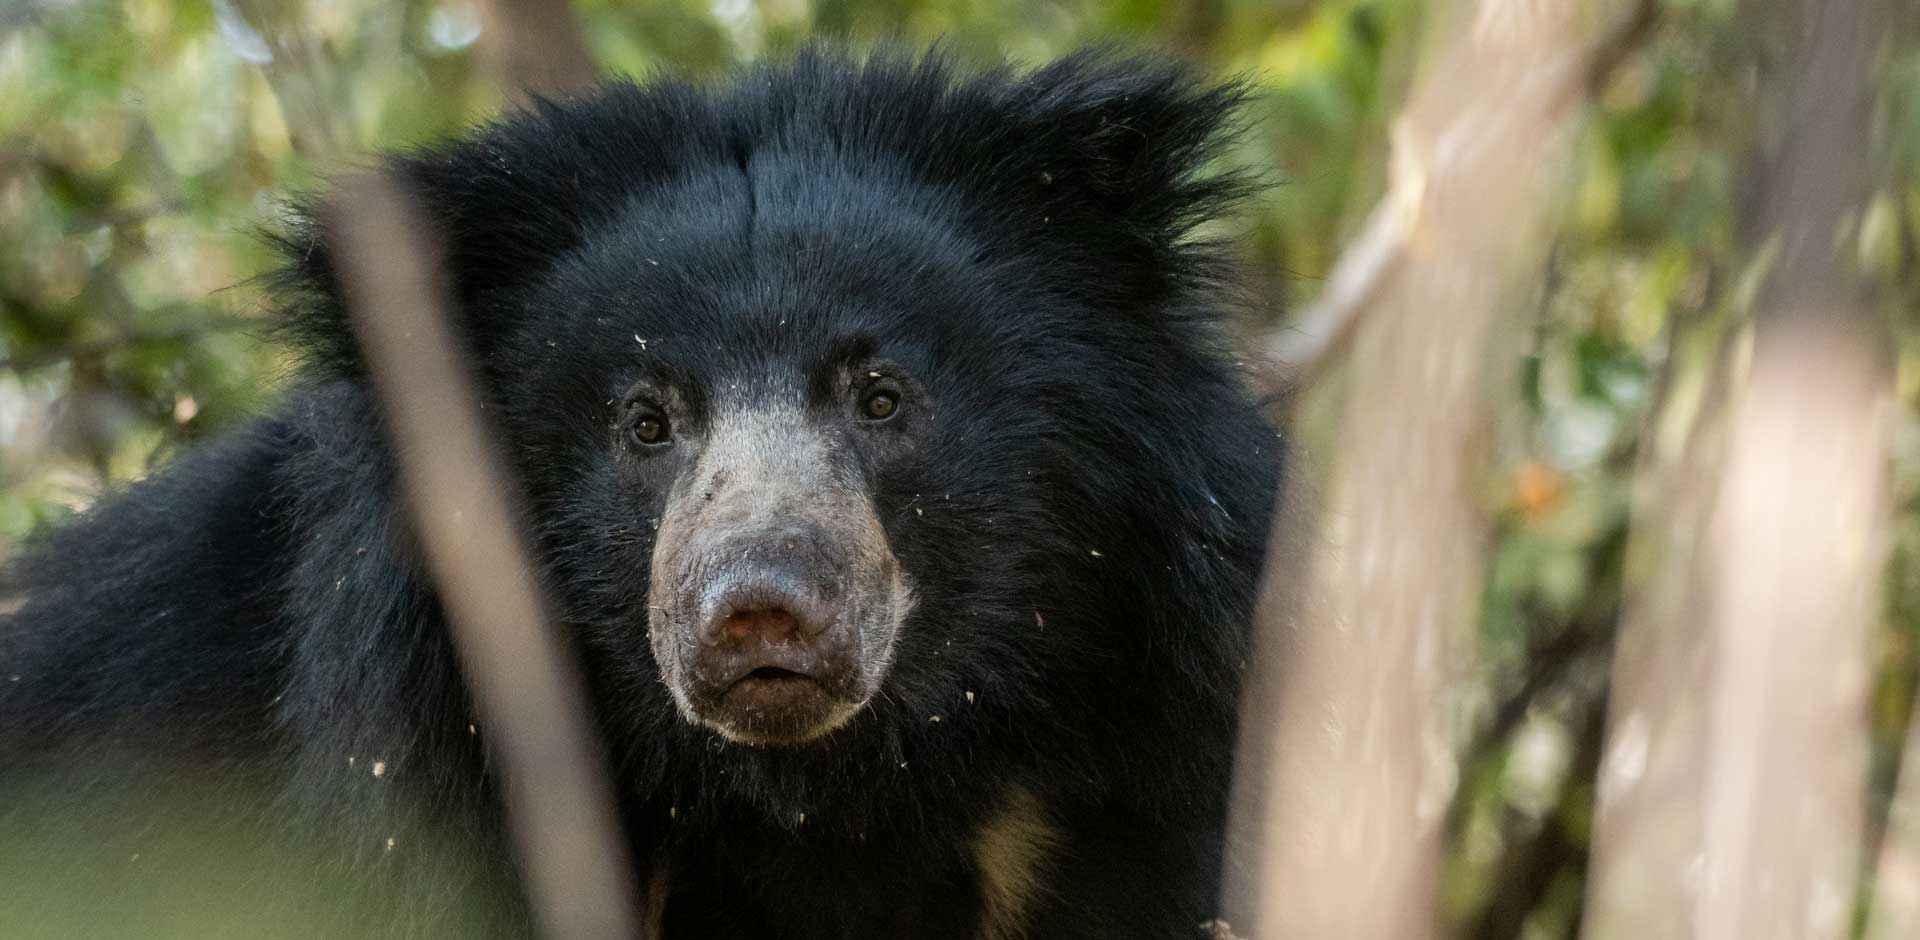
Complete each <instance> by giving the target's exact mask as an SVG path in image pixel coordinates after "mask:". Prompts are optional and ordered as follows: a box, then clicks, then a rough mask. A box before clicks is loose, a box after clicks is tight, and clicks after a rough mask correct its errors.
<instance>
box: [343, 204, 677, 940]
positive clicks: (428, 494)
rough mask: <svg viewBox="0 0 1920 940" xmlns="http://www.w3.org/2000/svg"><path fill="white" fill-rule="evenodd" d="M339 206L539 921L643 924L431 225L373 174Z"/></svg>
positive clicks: (376, 367)
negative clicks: (447, 298) (469, 367)
mask: <svg viewBox="0 0 1920 940" xmlns="http://www.w3.org/2000/svg"><path fill="white" fill-rule="evenodd" d="M333 210H334V212H335V213H336V215H337V218H338V220H339V222H340V224H339V225H338V226H337V227H336V228H335V229H334V231H336V232H338V233H339V234H338V235H337V236H336V238H335V244H334V245H333V248H334V250H336V251H337V252H338V253H339V257H340V260H341V267H342V280H343V282H344V285H345V288H346V291H345V292H346V295H347V298H348V300H349V301H350V306H351V308H352V311H353V314H354V320H353V322H354V326H355V329H356V330H357V331H358V333H359V336H360V340H361V346H362V349H363V351H364V354H365V356H366V359H367V364H368V368H369V371H370V373H371V374H372V376H373V379H374V384H375V386H376V388H377V389H378V390H379V391H380V393H381V399H382V401H383V402H384V404H385V405H386V414H387V415H388V416H389V430H390V432H391V433H392V434H393V436H394V438H395V439H396V443H397V446H396V447H395V448H394V450H395V453H396V454H397V455H399V459H400V470H401V478H402V482H403V485H404V488H405V491H406V494H407V496H408V502H409V504H410V506H411V508H412V515H413V519H414V523H415V525H416V527H417V529H418V531H419V534H420V537H421V540H422V542H423V544H424V547H425V549H426V555H427V560H428V563H429V566H430V568H431V570H432V573H433V576H434V580H435V581H436V582H437V584H438V586H439V588H440V591H439V593H440V596H441V598H442V599H443V601H444V603H445V605H446V609H447V614H448V618H447V619H448V622H449V626H450V627H451V630H452V639H453V640H454V645H455V647H456V649H457V650H458V651H459V653H460V657H461V662H462V664H463V665H464V667H465V671H466V675H467V677H468V684H469V686H470V688H471V689H472V691H473V693H474V697H475V699H476V703H477V706H478V709H479V712H480V714H481V716H482V718H483V719H484V721H483V724H485V725H486V727H487V728H488V729H489V734H490V735H491V737H490V739H489V740H490V743H492V744H493V745H494V746H495V747H496V749H497V751H498V753H499V755H500V758H501V767H502V769H501V777H502V783H503V785H504V787H505V790H506V796H507V800H506V802H507V808H508V813H507V817H508V824H509V829H510V830H511V831H512V833H513V835H514V837H515V842H516V845H517V847H518V849H519V852H520V859H521V863H522V865H521V869H522V871H523V872H524V873H525V877H526V882H527V889H528V895H529V897H530V899H531V900H532V901H533V904H534V908H535V913H536V916H537V918H538V921H539V924H540V926H541V927H542V929H543V931H544V932H545V934H546V936H548V937H550V938H552V940H630V938H634V937H638V936H641V933H640V921H639V919H638V917H637V913H636V911H635V908H634V904H635V901H636V900H637V895H636V894H635V892H634V886H633V884H632V880H631V875H632V867H631V864H630V860H629V858H628V852H627V847H626V844H625V842H624V840H623V839H622V838H621V837H620V835H619V832H620V830H619V826H618V824H617V822H616V814H615V811H614V802H613V796H612V793H611V790H610V789H609V787H608V786H607V783H606V779H605V771H604V766H603V763H604V762H603V755H602V754H601V752H600V750H599V748H598V747H597V745H596V740H595V736H594V733H593V730H592V726H591V724H590V722H589V721H588V720H587V714H586V708H585V705H584V699H583V693H582V691H581V690H582V685H581V682H580V677H579V675H578V674H577V671H576V668H575V665H574V663H573V662H572V661H571V659H570V657H569V655H568V652H567V649H566V646H565V644H563V643H562V642H561V640H560V638H559V637H558V636H557V635H556V634H555V633H554V631H553V624H552V621H551V618H550V617H549V616H548V611H549V607H548V606H547V604H546V602H545V601H544V599H543V598H542V597H541V596H540V592H539V589H538V587H537V585H536V580H535V578H534V575H533V571H534V568H533V565H532V562H531V560H530V558H529V557H528V555H527V552H526V549H525V546H524V545H523V544H522V543H521V541H520V539H519V538H518V533H519V527H518V526H516V525H515V521H516V518H517V513H516V512H515V510H514V508H513V506H512V504H511V503H510V502H509V499H508V497H507V495H506V494H507V492H508V491H507V489H506V487H505V485H504V482H503V481H504V480H505V475H504V474H503V473H502V472H501V468H500V462H499V461H498V459H497V457H496V455H495V453H494V451H493V450H492V449H491V448H490V447H489V446H488V445H487V432H486V429H485V427H484V425H483V422H482V420H481V417H480V413H479V410H478V408H477V405H476V402H477V401H478V400H479V399H478V395H477V390H476V388H475V387H474V385H473V383H472V381H471V378H470V377H469V375H468V374H467V371H466V369H465V368H463V366H462V363H461V362H460V360H459V358H458V357H457V355H456V353H455V341H454V339H453V336H452V333H451V332H450V330H449V327H448V323H447V320H446V310H447V308H446V305H445V303H444V293H443V291H442V290H441V288H440V281H439V278H440V272H439V270H438V268H437V265H436V263H435V261H434V260H433V259H434V256H433V254H432V253H431V252H430V251H429V250H428V249H427V248H426V247H425V246H427V245H429V244H430V242H428V241H425V240H424V238H425V229H424V228H423V227H422V226H420V225H418V224H417V223H416V220H415V219H414V218H413V217H412V212H411V211H410V208H409V207H408V206H407V205H406V203H405V202H404V201H403V199H402V197H401V196H400V195H399V194H398V192H397V190H395V189H394V188H393V187H392V185H391V184H390V183H389V182H387V181H386V180H384V179H381V178H378V177H373V178H368V179H364V180H360V181H357V182H356V183H355V184H353V185H350V186H348V187H345V188H344V189H343V191H342V193H341V195H340V197H339V199H338V201H337V202H336V203H335V204H334V206H333Z"/></svg>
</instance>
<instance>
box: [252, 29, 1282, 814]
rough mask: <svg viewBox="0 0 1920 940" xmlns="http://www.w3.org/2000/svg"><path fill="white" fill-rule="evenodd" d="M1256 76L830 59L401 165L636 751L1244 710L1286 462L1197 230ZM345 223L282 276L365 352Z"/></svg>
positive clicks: (621, 96) (601, 676) (882, 764)
mask: <svg viewBox="0 0 1920 940" xmlns="http://www.w3.org/2000/svg"><path fill="white" fill-rule="evenodd" d="M1240 97H1241V92H1240V90H1239V89H1238V88H1236V87H1234V86H1216V85H1210V84H1207V83H1204V82H1200V81H1196V80H1195V79H1194V78H1193V76H1191V75H1189V74H1188V73H1186V72H1185V71H1184V70H1182V69H1179V68H1176V67H1172V66H1169V65H1165V64H1161V63H1155V62H1147V61H1138V60H1116V59H1113V58H1111V57H1108V56H1105V55H1101V54H1088V55H1081V56H1076V57H1070V58H1068V59H1065V60H1062V61H1060V62H1057V63H1055V64H1053V65H1050V66H1047V67H1044V68H1041V69H1039V70H1036V71H1032V72H1027V73H1023V74H1016V73H1013V72H1007V71H999V72H991V73H986V74H981V75H972V76H966V75H958V74H956V70H955V69H953V68H952V67H950V66H948V65H946V64H945V63H943V62H942V61H940V59H939V58H937V57H930V58H923V59H917V60H913V59H903V58H889V57H885V56H881V57H876V58H873V59H870V60H867V61H865V62H859V63H855V62H852V61H850V60H847V59H844V58H840V57H837V56H835V55H830V54H824V53H817V52H814V53H806V54H803V55H801V56H799V57H798V58H796V59H795V60H793V61H791V62H789V63H787V64H784V65H780V66H773V67H767V68H764V69H762V70H760V71H757V72H754V73H752V74H750V75H748V76H747V77H745V78H743V79H741V80H739V81H738V82H736V83H734V84H731V85H727V86H723V87H719V88H712V89H704V88H697V87H694V86H690V85H684V84H676V83H673V82H670V81H660V82H653V83H649V84H647V85H644V86H642V85H633V84H625V83H617V84H614V85H612V86H610V87H608V88H606V89H604V90H602V91H599V92H596V93H595V94H592V95H589V96H586V97H582V98H580V99H576V100H569V101H564V102H549V103H542V104H539V105H537V106H536V107H534V108H533V109H532V110H530V111H527V112H524V113H518V114H514V115H510V116H508V117H506V118H503V119H501V120H500V121H498V122H496V123H494V124H492V125H490V126H488V127H485V128H482V129H480V130H479V131H477V132H475V133H474V134H472V135H470V136H468V137H464V138H461V139H458V140H455V141H453V142H450V143H446V144H443V145H436V146H433V147H430V148H427V149H424V150H420V151H416V152H413V153H410V154H407V155H404V156H402V157H399V158H396V159H394V161H393V162H392V164H391V169H392V171H393V173H394V175H395V176H396V177H397V178H398V179H399V180H401V181H402V183H403V184H404V185H405V187H406V188H407V189H408V191H409V192H410V193H411V194H412V195H413V196H414V197H415V198H417V199H418V200H419V203H420V205H421V206H422V208H423V211H424V213H425V215H426V216H427V217H428V218H429V219H430V220H431V221H432V223H433V225H434V232H433V234H434V235H436V236H437V237H438V239H439V240H440V241H441V243H442V248H443V254H444V257H445V259H446V265H447V268H448V274H449V281H450V283H451V285H452V288H453V291H454V300H455V308H456V310H457V311H458V313H459V315H460V318H461V320H460V323H459V326H460V327H461V333H462V337H463V339H464V340H465V342H466V344H467V346H468V348H469V349H470V350H471V352H472V354H473V356H474V361H475V363H476V364H477V370H478V372H479V373H480V377H481V379H482V382H481V384H482V386H483V387H484V389H485V390H486V395H487V400H486V403H485V408H486V413H487V415H488V416H489V417H490V418H491V419H493V420H494V421H495V422H496V426H497V427H498V428H499V430H500V432H501V433H502V435H503V437H504V441H505V444H504V449H505V452H506V454H507V455H508V459H509V463H510V465H511V466H512V467H514V468H515V470H516V471H517V474H518V482H519V483H520V484H521V486H522V487H523V489H524V494H525V496H526V499H527V504H528V514H529V518H530V521H531V525H532V528H533V536H534V537H535V539H536V540H537V542H538V544H539V546H540V548H541V551H542V557H543V559H544V561H545V563H546V569H547V572H548V576H549V579H550V581H549V586H550V587H551V589H552V590H553V592H554V594H555V595H556V598H557V602H558V604H559V605H560V607H561V609H562V612H563V614H564V618H565V620H566V621H567V623H568V624H569V625H570V626H571V627H572V628H573V629H574V630H575V632H576V634H577V635H578V637H579V643H580V647H581V651H582V654H583V656H584V658H585V660H586V663H587V667H588V672H589V674H590V677H591V679H592V683H593V692H594V696H595V700H596V706H597V708H598V710H599V717H600V719H601V721H602V724H603V726H604V727H606V728H608V729H609V730H610V737H611V738H613V739H614V740H615V741H616V750H619V751H621V752H622V755H621V759H622V760H623V761H624V762H625V763H626V764H627V765H630V767H631V768H639V769H637V770H634V771H633V772H636V773H643V774H644V773H653V774H657V773H658V772H659V771H658V770H657V768H656V769H655V770H651V771H650V770H647V769H646V768H649V767H655V766H656V765H659V764H661V763H663V762H667V761H671V760H673V759H679V758H677V757H675V755H680V754H682V753H683V752H684V753H685V754H689V755H693V756H692V757H688V758H686V759H689V760H693V759H709V758H711V757H712V755H717V754H722V753H723V752H724V753H734V752H736V751H741V750H744V751H748V752H757V753H760V754H762V755H778V754H787V755H794V756H792V757H791V758H790V759H791V760H794V761H799V762H802V763H804V762H805V761H807V760H811V759H813V758H808V757H806V756H805V755H808V754H813V755H820V754H832V753H840V754H843V755H844V754H849V753H857V754H861V755H865V756H864V757H862V758H861V759H862V760H863V761H866V763H863V764H861V765H860V766H862V767H866V768H894V767H896V766H898V767H905V766H907V762H908V759H909V758H910V757H911V756H912V754H913V753H915V752H916V742H917V741H919V740H921V739H923V738H925V737H927V736H930V735H944V736H947V737H948V738H949V739H950V740H956V741H964V742H975V743H976V744H978V743H979V742H985V741H988V740H989V739H991V738H992V737H993V734H994V732H995V731H996V730H997V731H998V732H999V733H1000V737H999V738H998V740H1000V741H1002V742H1009V741H1017V742H1019V746H1022V747H1030V748H1034V749H1036V750H1037V751H1050V752H1052V753H1053V754H1054V755H1055V756H1058V757H1059V758H1060V759H1062V760H1074V757H1073V755H1075V754H1080V755H1081V763H1082V764H1083V765H1084V767H1093V766H1096V765H1098V766H1106V765H1108V764H1111V763H1112V762H1111V761H1107V760H1096V759H1094V758H1091V757H1087V756H1086V755H1084V754H1083V753H1082V752H1080V751H1076V748H1080V747H1081V745H1080V744H1077V743H1074V742H1072V741H1068V740H1066V739H1064V738H1063V739H1061V740H1057V741H1056V740H1052V739H1050V737H1049V733H1048V732H1047V731H1045V729H1040V728H1036V727H1035V726H1034V725H1033V724H1032V722H1031V721H1030V716H1032V715H1033V714H1035V710H1036V709H1042V710H1051V712H1052V713H1053V714H1054V715H1056V716H1058V717H1059V718H1060V720H1061V722H1062V724H1063V726H1067V727H1073V726H1076V725H1077V726H1079V727H1081V728H1082V729H1084V728H1085V727H1086V725H1087V722H1089V721H1092V722H1098V723H1100V724H1102V725H1103V726H1104V725H1120V724H1127V723H1132V724H1134V725H1137V726H1138V727H1139V728H1140V729H1142V730H1141V731H1140V738H1141V739H1144V738H1146V737H1150V736H1151V734H1152V733H1154V732H1153V731H1152V728H1164V729H1165V730H1166V732H1167V733H1168V734H1175V735H1177V734H1179V733H1180V729H1181V728H1183V727H1192V726H1193V722H1194V721H1195V720H1197V719H1196V718H1195V716H1194V715H1193V714H1192V713H1191V712H1192V711H1193V710H1199V709H1202V707H1203V706H1202V705H1201V704H1199V702H1200V699H1201V698H1202V696H1199V695H1196V694H1194V693H1193V690H1194V689H1198V688H1203V687H1204V688H1206V689H1208V690H1209V692H1212V691H1214V690H1218V689H1220V688H1222V687H1224V688H1226V689H1227V690H1228V692H1227V693H1226V695H1225V698H1226V699H1227V700H1228V702H1229V708H1230V702H1231V688H1232V687H1233V684H1234V682H1235V679H1236V677H1237V670H1238V663H1239V656H1240V652H1241V646H1242V644H1241V642H1240V637H1241V635H1242V633H1243V632H1244V625H1245V620H1246V617H1247V608H1248V606H1249V605H1250V602H1251V597H1252V591H1253V584H1254V581H1255V578H1256V576H1257V568H1258V557H1259V553H1260V550H1261V548H1260V547H1261V545H1262V543H1263V542H1264V538H1265V535H1266V520H1267V512H1268V509H1269V505H1270V502H1269V501H1270V498H1271V491H1272V480H1273V474H1274V472H1275V469H1276V467H1277V464H1278V454H1277V448H1276V446H1275V444H1274V439H1273V435H1272V433H1271V431H1270V430H1269V429H1268V428H1267V426H1266V424H1265V423H1264V421H1263V420H1262V419H1261V417H1260V416H1259V414H1258V410H1257V408H1256V407H1255V406H1254V404H1253V402H1252V401H1251V400H1250V399H1249V397H1248V396H1247V394H1246V392H1245V391H1244V387H1243V386H1244V383H1243V382H1242V376H1241V375H1240V374H1239V372H1238V369H1237V367H1236V365H1235V362H1234V360H1233V359H1232V357H1231V356H1230V355H1229V353H1228V351H1227V343H1226V341H1225V338H1224V335H1223V333H1222V331H1221V330H1220V329H1219V323H1218V318H1219V315H1220V314H1221V313H1222V311H1223V309H1224V308H1225V307H1226V306H1227V305H1228V299H1227V295H1228V294H1229V293H1230V292H1229V291H1228V290H1227V289H1226V288H1225V287H1224V286H1223V278H1222V274H1223V262H1222V261H1221V258H1222V257H1223V256H1224V254H1225V252H1224V251H1223V250H1222V247H1221V245H1220V243H1219V242H1218V240H1207V239H1203V238H1199V237H1196V235H1195V229H1196V227H1197V226H1199V225H1200V223H1202V222H1205V221H1207V220H1208V219H1210V218H1212V217H1214V216H1215V215H1216V214H1217V213H1218V212H1219V211H1220V210H1222V209H1223V208H1224V207H1225V206H1227V205H1228V204H1229V203H1230V202H1231V201H1232V200H1233V199H1235V198H1236V197H1237V196H1239V195H1240V194H1241V193H1242V192H1243V191H1244V189H1245V184H1244V181H1243V180H1241V179H1239V178H1236V177H1234V176H1232V175H1222V174H1218V173H1213V172H1210V171H1209V170H1208V168H1207V164H1208V163H1209V162H1210V161H1211V160H1212V159H1213V158H1214V157H1216V156H1217V155H1218V153H1219V151H1220V149H1221V147H1222V146H1223V144H1224V142H1225V140H1226V139H1227V137H1228V136H1229V135H1228V133H1227V131H1228V124H1229V123H1230V120H1231V116H1232V114H1233V110H1234V108H1235V106H1236V105H1237V103H1238V101H1239V99H1240ZM316 217H317V216H316ZM323 228H324V226H323V225H322V224H321V223H319V222H316V221H309V222H307V223H305V224H304V225H303V226H301V227H297V228H296V229H295V230H294V231H293V233H292V234H290V235H288V236H286V239H285V242H286V247H287V251H288V256H289V257H290V258H291V259H292V263H291V265H290V268H289V271H288V272H287V273H286V274H285V275H283V284H282V286H283V288H284V289H287V290H291V291H296V292H304V293H303V294H302V296H305V297H306V298H307V302H306V303H305V304H303V305H300V306H299V309H297V310H296V311H295V313H296V317H295V318H294V319H293V321H292V323H293V328H294V329H295V330H296V331H298V332H300V333H302V334H304V339H305V340H306V348H307V350H308V351H309V353H310V354H311V356H312V357H313V358H314V360H315V361H316V364H317V367H319V368H322V369H328V370H334V371H337V372H339V373H342V374H346V375H349V376H351V375H356V374H358V369H359V367H358V365H357V364H356V357H355V355H354V352H353V346H352V338H351V335H350V332H349V331H348V330H347V329H346V327H345V325H344V320H343V318H342V317H341V316H340V314H339V311H338V304H337V303H336V302H334V300H333V299H332V298H334V297H335V296H336V295H337V291H336V290H335V289H334V284H333V275H332V273H331V267H330V262H329V259H328V257H327V253H326V251H325V250H324V249H325V239H326V236H327V233H326V232H325V231H323V230H322V229H323ZM1216 697H1218V696H1213V695H1211V694H1210V695H1209V696H1206V698H1207V701H1208V702H1209V704H1207V705H1206V706H1205V709H1207V710H1208V713H1209V715H1212V714H1213V713H1214V712H1217V711H1218V710H1219V709H1218V708H1217V707H1216V706H1215V705H1214V704H1211V703H1212V701H1213V698H1216ZM1021 716H1027V717H1024V718H1023V717H1021ZM1075 716H1079V717H1075ZM1209 720H1211V719H1209ZM1216 724H1217V723H1216ZM682 744H684V745H686V746H685V747H684V748H682V747H680V745H682ZM971 746H972V745H969V746H962V747H959V748H951V747H948V748H943V749H942V750H941V753H943V754H949V753H952V754H960V755H964V754H966V753H968V752H969V750H970V747H971ZM981 746H984V745H981ZM703 752H704V753H703ZM661 755H666V756H661ZM742 759H744V758H742ZM764 759H767V760H774V759H778V758H775V757H765V758H764ZM822 759H824V758H822ZM836 766H844V765H836ZM1084 767H1083V769H1084ZM1089 772H1090V771H1089ZM736 776H740V775H739V774H736Z"/></svg>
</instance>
